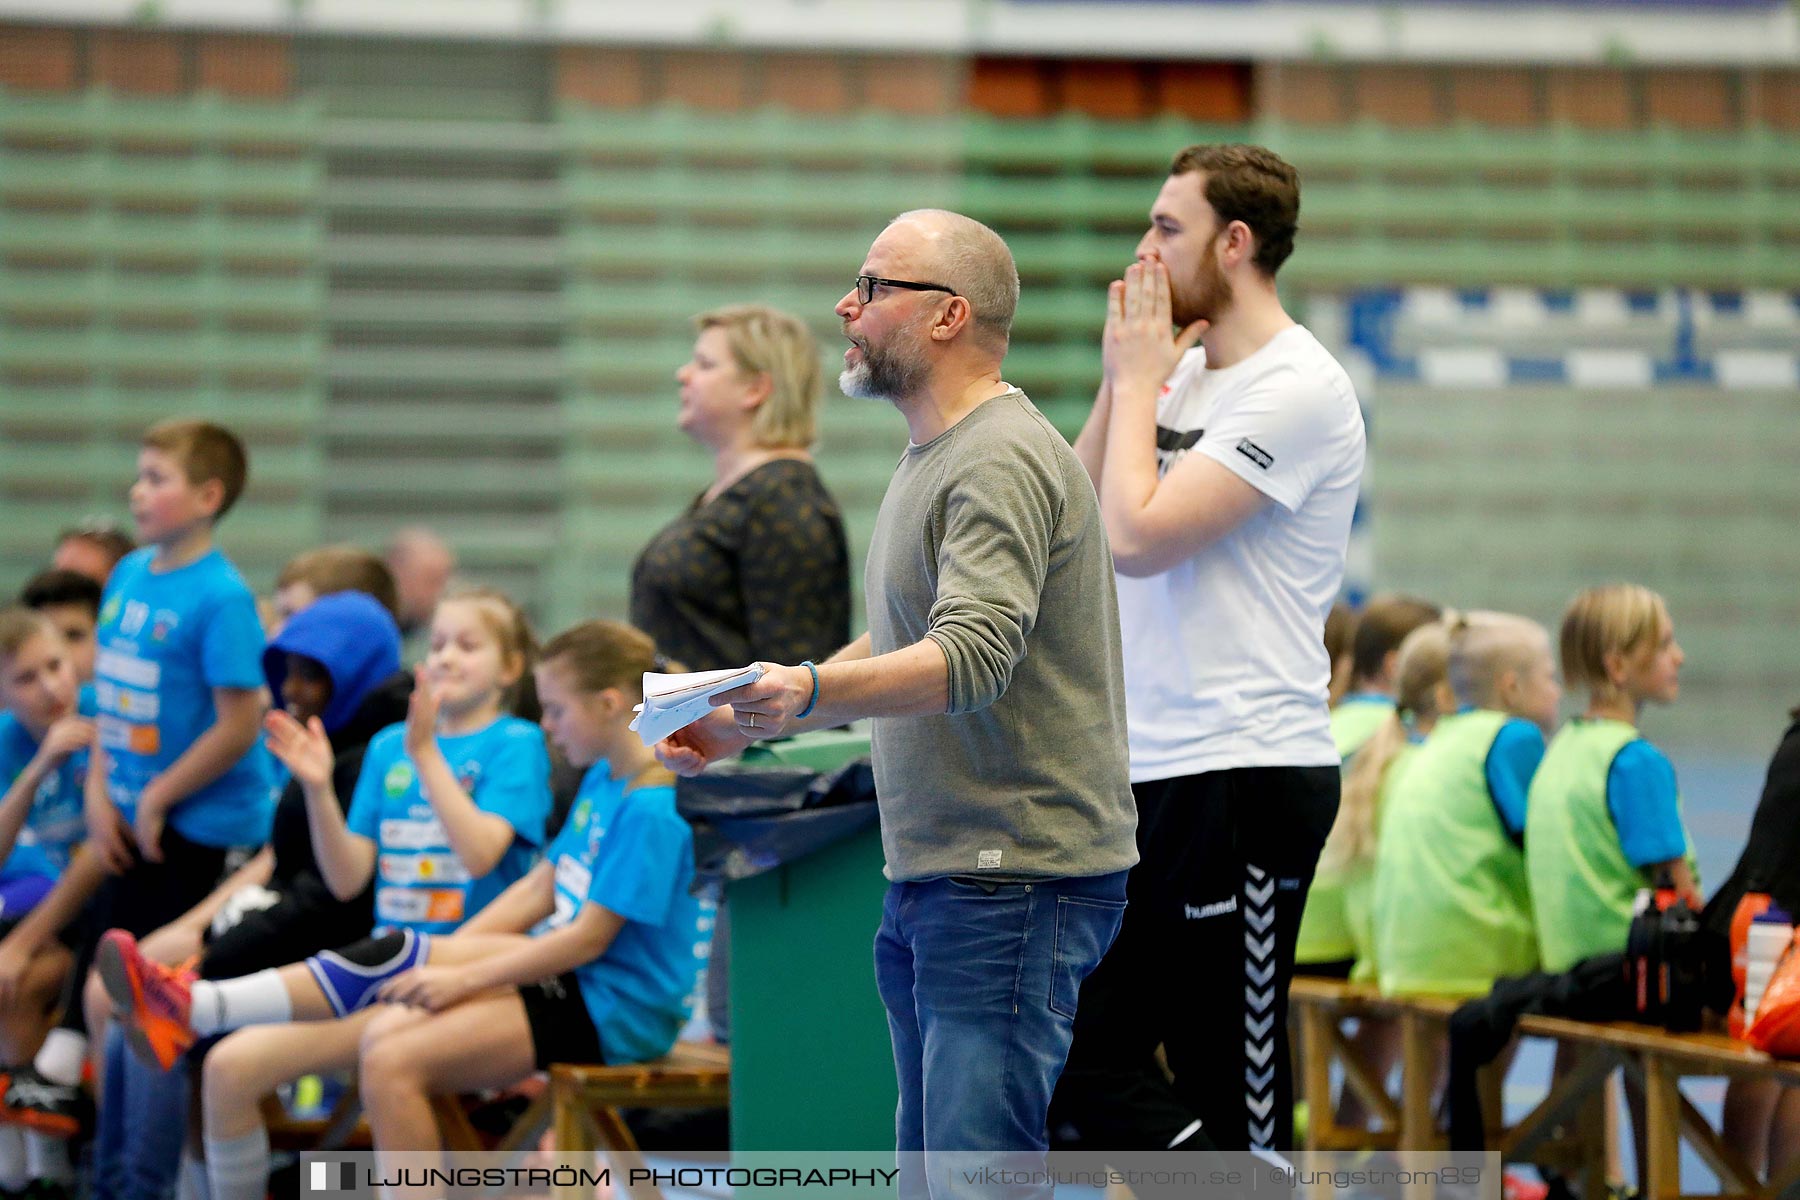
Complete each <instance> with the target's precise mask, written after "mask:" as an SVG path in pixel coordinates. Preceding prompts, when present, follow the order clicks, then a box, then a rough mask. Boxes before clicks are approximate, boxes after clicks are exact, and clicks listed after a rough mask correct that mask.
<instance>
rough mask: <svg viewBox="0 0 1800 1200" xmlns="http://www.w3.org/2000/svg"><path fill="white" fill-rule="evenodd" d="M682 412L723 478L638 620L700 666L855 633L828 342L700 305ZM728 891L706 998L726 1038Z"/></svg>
mask: <svg viewBox="0 0 1800 1200" xmlns="http://www.w3.org/2000/svg"><path fill="white" fill-rule="evenodd" d="M694 324H695V325H696V326H697V327H698V328H699V331H700V332H699V336H698V337H697V338H696V339H695V340H694V352H693V357H691V358H690V359H689V360H688V361H687V362H685V363H683V364H682V365H681V367H680V368H679V369H678V370H676V372H675V380H676V382H677V383H678V384H680V387H681V406H680V408H679V409H678V410H677V411H676V415H675V423H676V424H677V425H678V426H679V427H680V428H681V431H682V432H683V433H685V434H687V435H688V436H689V437H691V438H693V439H694V440H695V441H696V442H698V443H700V445H701V446H703V447H705V448H706V449H707V450H709V451H711V453H712V456H713V481H712V485H711V486H710V487H708V488H707V489H706V491H704V492H703V493H701V494H700V495H699V496H698V497H696V498H695V500H694V502H693V503H692V504H690V505H689V506H688V508H687V511H686V512H684V513H682V514H681V515H680V516H679V517H676V518H675V520H674V521H672V522H670V523H669V524H668V525H667V526H665V527H664V528H663V529H662V530H661V531H660V532H658V533H657V534H656V536H655V537H653V538H651V539H650V544H649V545H647V546H645V547H644V550H643V552H642V553H641V554H639V555H638V559H637V562H636V563H635V564H634V565H633V566H632V569H631V623H632V624H633V625H635V626H637V627H638V628H639V629H642V630H643V631H644V632H646V633H648V634H649V635H650V636H651V638H652V639H653V640H654V641H655V642H656V646H657V649H658V650H659V651H660V652H661V653H663V654H665V655H667V656H668V657H669V658H671V659H674V660H676V661H678V662H680V663H682V664H683V665H684V666H686V667H687V668H688V669H689V670H693V671H711V670H717V669H722V668H725V667H741V666H743V665H745V664H746V663H750V662H758V661H768V662H782V663H792V662H802V661H805V660H808V659H823V658H825V657H826V656H827V655H829V654H832V653H833V652H835V651H836V650H837V648H838V647H840V646H842V645H843V644H844V643H845V642H848V641H849V640H850V551H849V546H848V544H847V543H846V541H845V538H844V518H843V514H842V513H841V512H840V511H839V509H838V504H837V501H836V500H835V499H833V498H832V495H831V493H830V492H828V491H826V490H825V484H824V482H823V481H822V480H820V478H819V473H818V471H817V470H816V469H815V468H814V467H813V461H812V454H811V453H810V447H811V446H812V444H813V441H814V440H815V438H816V437H817V430H818V410H819V396H820V392H821V390H822V389H821V386H820V381H819V346H818V343H817V342H815V341H814V340H813V336H812V334H811V333H810V332H809V331H808V330H807V328H806V325H805V323H803V322H802V321H801V320H800V319H799V318H798V317H794V316H790V315H789V314H787V313H784V312H778V311H776V310H775V309H772V308H764V307H761V306H759V305H751V304H745V305H736V306H733V307H730V308H721V309H716V310H714V311H713V312H708V313H702V314H700V316H698V317H696V318H695V319H694ZM729 920H730V918H729V915H728V914H727V912H726V909H725V907H724V905H723V903H722V902H721V904H720V907H719V909H718V913H717V917H716V923H715V925H714V927H713V957H712V959H711V961H710V963H709V964H708V968H707V1012H708V1015H709V1017H710V1019H711V1022H712V1026H713V1032H714V1033H715V1034H717V1035H718V1037H719V1039H720V1040H721V1041H724V1040H727V1039H728V1038H729V1035H730V1030H729V1027H728V1024H727V1016H726V1013H727V1007H726V990H725V987H726V981H727V978H728V972H729V969H730V967H729V963H728V961H727V958H728V951H727V947H728V946H729V944H730V942H729V937H730V926H729V923H728V922H729Z"/></svg>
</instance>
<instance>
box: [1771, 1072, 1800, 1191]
mask: <svg viewBox="0 0 1800 1200" xmlns="http://www.w3.org/2000/svg"><path fill="white" fill-rule="evenodd" d="M1796 1167H1800V1087H1795V1086H1793V1085H1791V1084H1789V1085H1787V1086H1784V1087H1782V1088H1781V1098H1780V1099H1779V1100H1778V1101H1777V1102H1776V1104H1775V1113H1774V1116H1773V1117H1772V1118H1771V1120H1770V1121H1769V1178H1770V1179H1771V1180H1777V1179H1782V1178H1784V1177H1785V1176H1786V1175H1787V1174H1788V1173H1789V1172H1791V1171H1793V1170H1794V1169H1795V1168H1796Z"/></svg>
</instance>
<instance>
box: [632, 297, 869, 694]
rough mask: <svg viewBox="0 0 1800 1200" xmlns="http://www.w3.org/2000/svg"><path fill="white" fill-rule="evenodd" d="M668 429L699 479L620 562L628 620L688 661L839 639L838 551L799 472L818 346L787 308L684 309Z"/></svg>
mask: <svg viewBox="0 0 1800 1200" xmlns="http://www.w3.org/2000/svg"><path fill="white" fill-rule="evenodd" d="M694 324H695V326H696V327H697V328H698V330H699V336H698V337H697V338H696V339H695V340H694V352H693V356H692V357H691V358H690V359H689V360H688V361H687V362H686V363H683V364H682V366H681V367H680V368H679V369H678V370H677V371H676V372H675V381H676V382H677V383H678V384H680V386H681V406H680V408H679V409H678V410H677V413H676V418H675V421H676V424H677V425H678V426H679V427H680V429H681V431H682V432H683V433H685V434H687V435H688V436H689V437H691V438H693V439H694V440H695V441H696V442H698V443H700V445H702V446H704V447H705V448H706V449H707V450H709V451H711V453H712V456H713V482H712V485H711V486H710V487H708V488H707V489H706V491H705V492H703V493H701V495H700V496H699V497H697V498H696V499H695V500H694V502H693V504H691V505H690V506H689V507H688V509H687V511H686V512H684V513H682V514H681V515H680V516H679V517H677V518H675V520H674V521H672V522H670V523H669V524H668V525H667V526H666V527H664V528H663V529H662V530H661V531H660V532H659V533H657V535H656V536H655V537H654V538H652V539H651V540H650V544H649V545H647V546H645V547H644V550H643V552H642V553H641V554H640V555H639V556H638V560H637V562H636V563H635V564H634V565H633V567H632V570H631V623H632V624H633V625H636V626H637V627H638V628H639V629H642V630H644V631H645V632H646V633H648V634H649V635H650V636H651V637H652V638H653V639H654V640H655V642H656V646H657V649H658V650H660V651H661V652H662V653H663V654H665V655H667V656H668V657H669V658H671V659H675V660H677V661H679V662H681V663H683V664H684V665H685V666H687V667H688V668H689V669H690V670H695V671H704V670H711V669H714V668H722V667H738V666H743V665H744V664H745V663H748V662H753V661H758V660H763V661H768V662H783V663H791V662H800V661H802V660H804V659H815V658H816V659H823V658H825V657H826V656H828V655H830V654H832V653H833V652H835V651H836V650H837V649H838V648H839V647H841V646H842V645H843V644H844V643H846V642H848V641H849V640H850V553H849V548H848V546H847V545H846V543H845V539H844V519H843V515H842V514H841V513H840V511H839V509H838V505H837V501H836V500H834V499H833V498H832V496H831V493H830V492H828V491H826V490H825V485H824V483H823V482H822V481H821V480H820V479H819V473H818V471H817V470H815V469H814V467H813V462H812V454H811V452H810V447H811V446H812V443H813V440H814V436H815V430H816V428H817V414H818V408H819V395H820V390H821V387H820V377H819V348H818V344H817V343H816V342H815V341H814V340H813V336H812V334H811V333H810V332H808V331H807V328H806V326H805V325H804V324H803V323H802V322H801V321H800V320H799V318H797V317H793V316H790V315H788V314H787V313H783V312H778V311H776V310H775V309H772V308H764V307H761V306H759V305H748V304H746V305H737V306H734V307H730V308H721V309H716V310H714V311H712V312H708V313H702V314H701V315H700V316H699V317H697V318H695V321H694Z"/></svg>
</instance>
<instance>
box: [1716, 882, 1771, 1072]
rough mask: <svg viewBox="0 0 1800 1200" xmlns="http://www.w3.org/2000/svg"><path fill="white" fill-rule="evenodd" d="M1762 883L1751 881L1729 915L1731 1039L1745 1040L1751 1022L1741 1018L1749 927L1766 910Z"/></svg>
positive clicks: (1728, 1016) (1728, 1022) (1728, 1026)
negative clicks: (1745, 1032) (1745, 1033)
mask: <svg viewBox="0 0 1800 1200" xmlns="http://www.w3.org/2000/svg"><path fill="white" fill-rule="evenodd" d="M1762 886H1763V885H1762V880H1760V879H1755V878H1752V879H1750V880H1749V881H1748V882H1747V886H1746V888H1745V890H1744V894H1743V895H1742V896H1740V897H1739V898H1738V902H1737V907H1736V908H1734V909H1732V911H1731V987H1732V997H1731V1011H1730V1012H1729V1013H1728V1014H1726V1017H1725V1025H1726V1029H1727V1030H1728V1031H1729V1032H1730V1034H1731V1036H1732V1037H1734V1038H1736V1039H1738V1040H1739V1041H1743V1040H1744V1031H1745V1030H1746V1029H1748V1028H1750V1022H1749V1021H1748V1020H1746V1019H1745V1017H1744V979H1745V973H1746V971H1747V970H1748V968H1749V964H1750V923H1751V922H1752V921H1754V920H1755V919H1756V917H1757V914H1759V913H1761V912H1763V911H1764V910H1766V909H1767V908H1768V907H1769V904H1770V900H1769V893H1767V892H1765V891H1763V890H1762Z"/></svg>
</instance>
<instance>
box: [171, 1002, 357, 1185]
mask: <svg viewBox="0 0 1800 1200" xmlns="http://www.w3.org/2000/svg"><path fill="white" fill-rule="evenodd" d="M374 1015H375V1013H374V1010H368V1009H365V1010H364V1011H362V1012H359V1013H356V1014H355V1015H353V1016H351V1017H348V1018H346V1019H344V1020H341V1021H326V1022H314V1023H310V1024H302V1025H259V1026H255V1027H252V1028H249V1029H240V1030H238V1031H237V1032H236V1033H233V1034H232V1035H230V1036H229V1037H227V1038H225V1039H224V1040H223V1041H221V1042H220V1043H219V1044H218V1045H217V1046H214V1047H213V1049H212V1052H211V1053H209V1054H208V1055H207V1056H206V1066H205V1068H204V1078H203V1082H202V1085H201V1088H202V1098H201V1107H202V1111H203V1114H204V1119H205V1124H206V1150H207V1172H208V1174H209V1176H210V1178H211V1181H212V1195H213V1200H260V1198H261V1197H262V1196H263V1195H264V1194H265V1193H266V1190H267V1187H268V1174H269V1141H268V1133H267V1131H266V1130H265V1129H264V1128H263V1125H262V1108H261V1105H262V1099H263V1097H264V1096H267V1095H268V1094H269V1093H271V1092H273V1091H274V1090H275V1088H276V1086H277V1085H279V1084H282V1083H286V1082H287V1081H289V1080H291V1079H296V1078H298V1077H299V1076H301V1075H308V1074H312V1073H313V1072H316V1071H333V1070H344V1069H346V1068H348V1067H351V1066H353V1065H354V1064H355V1062H356V1046H357V1041H358V1039H359V1038H360V1037H361V1036H362V1029H363V1026H364V1025H366V1024H367V1023H368V1021H369V1020H370V1018H371V1017H373V1016H374Z"/></svg>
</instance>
